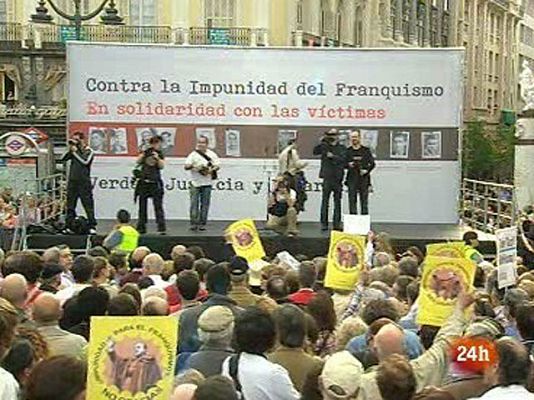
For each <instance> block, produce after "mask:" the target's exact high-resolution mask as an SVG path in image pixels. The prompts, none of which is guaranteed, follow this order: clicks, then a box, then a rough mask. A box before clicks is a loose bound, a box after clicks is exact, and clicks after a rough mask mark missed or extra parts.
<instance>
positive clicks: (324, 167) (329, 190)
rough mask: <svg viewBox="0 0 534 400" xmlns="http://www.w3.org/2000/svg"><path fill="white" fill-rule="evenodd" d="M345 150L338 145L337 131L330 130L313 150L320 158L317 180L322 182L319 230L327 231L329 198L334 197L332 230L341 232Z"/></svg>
mask: <svg viewBox="0 0 534 400" xmlns="http://www.w3.org/2000/svg"><path fill="white" fill-rule="evenodd" d="M345 153H346V149H345V147H344V146H342V145H341V144H339V139H338V132H337V129H330V130H329V131H328V132H326V133H325V135H324V136H323V137H322V138H321V142H320V143H319V144H318V145H317V146H315V147H314V148H313V154H314V155H320V156H321V170H320V172H319V178H321V179H322V180H323V193H322V200H321V229H322V230H323V231H327V230H328V219H329V212H328V210H329V205H330V196H331V195H333V197H334V229H335V230H341V195H342V193H343V176H344V175H345V166H346V161H345V159H346V156H345Z"/></svg>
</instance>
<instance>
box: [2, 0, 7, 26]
mask: <svg viewBox="0 0 534 400" xmlns="http://www.w3.org/2000/svg"><path fill="white" fill-rule="evenodd" d="M6 2H7V0H0V22H7V4H6Z"/></svg>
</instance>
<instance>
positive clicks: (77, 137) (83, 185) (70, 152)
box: [61, 132, 96, 234]
mask: <svg viewBox="0 0 534 400" xmlns="http://www.w3.org/2000/svg"><path fill="white" fill-rule="evenodd" d="M67 144H68V149H67V152H66V153H65V154H63V156H62V157H61V161H62V162H67V161H69V165H68V181H67V217H66V221H65V223H66V226H67V229H68V230H70V231H72V228H73V223H74V220H75V219H76V205H77V203H78V199H80V200H81V202H82V206H83V208H84V209H85V213H86V214H87V221H88V225H89V226H88V227H89V233H90V234H95V233H96V230H95V228H96V219H95V202H94V199H93V186H92V184H91V165H92V164H93V159H94V152H93V150H91V148H90V147H89V146H87V143H86V142H85V135H84V133H83V132H74V133H73V134H72V136H71V138H70V139H69V140H68V143H67Z"/></svg>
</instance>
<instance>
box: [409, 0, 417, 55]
mask: <svg viewBox="0 0 534 400" xmlns="http://www.w3.org/2000/svg"><path fill="white" fill-rule="evenodd" d="M409 40H410V43H411V44H414V45H416V44H417V0H412V1H411V2H410V38H409Z"/></svg>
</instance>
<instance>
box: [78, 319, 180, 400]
mask: <svg viewBox="0 0 534 400" xmlns="http://www.w3.org/2000/svg"><path fill="white" fill-rule="evenodd" d="M177 340H178V320H177V319H176V318H170V317H93V318H92V319H91V342H90V343H89V351H88V362H89V371H88V381H87V398H88V399H124V400H141V399H147V398H150V399H168V398H169V397H170V395H171V393H172V389H173V383H174V365H175V358H176V342H177Z"/></svg>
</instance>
